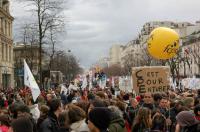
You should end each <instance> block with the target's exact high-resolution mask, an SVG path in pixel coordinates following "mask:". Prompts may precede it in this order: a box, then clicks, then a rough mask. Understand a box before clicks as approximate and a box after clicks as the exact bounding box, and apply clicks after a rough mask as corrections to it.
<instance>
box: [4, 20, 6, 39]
mask: <svg viewBox="0 0 200 132" xmlns="http://www.w3.org/2000/svg"><path fill="white" fill-rule="evenodd" d="M4 28H5V30H4V31H5V35H7V22H6V20H5V25H4Z"/></svg>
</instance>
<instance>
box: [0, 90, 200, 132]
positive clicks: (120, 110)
mask: <svg viewBox="0 0 200 132" xmlns="http://www.w3.org/2000/svg"><path fill="white" fill-rule="evenodd" d="M115 92H116V91H115V90H113V89H112V88H106V89H100V88H93V89H91V90H87V89H85V90H81V89H76V90H70V91H69V92H67V93H65V92H64V91H63V92H62V91H60V90H59V88H56V89H49V90H43V91H41V95H40V96H39V97H38V99H37V101H36V102H34V101H33V99H32V97H31V92H30V90H29V89H28V88H24V89H20V90H2V91H1V93H0V132H200V90H189V89H185V90H184V91H182V92H180V91H179V90H169V91H168V92H167V93H153V94H152V93H144V94H141V95H135V94H133V93H125V92H123V91H120V93H119V94H115Z"/></svg>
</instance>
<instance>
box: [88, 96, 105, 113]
mask: <svg viewBox="0 0 200 132" xmlns="http://www.w3.org/2000/svg"><path fill="white" fill-rule="evenodd" d="M95 107H106V105H105V103H104V102H103V101H102V100H99V99H95V100H93V101H91V102H90V104H89V106H88V110H87V112H88V113H89V112H90V111H91V110H92V109H94V108H95Z"/></svg>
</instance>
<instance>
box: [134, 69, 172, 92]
mask: <svg viewBox="0 0 200 132" xmlns="http://www.w3.org/2000/svg"><path fill="white" fill-rule="evenodd" d="M132 78H133V89H134V90H135V91H136V93H146V92H151V93H154V92H167V91H168V89H169V88H170V69H169V67H167V66H153V67H134V68H132Z"/></svg>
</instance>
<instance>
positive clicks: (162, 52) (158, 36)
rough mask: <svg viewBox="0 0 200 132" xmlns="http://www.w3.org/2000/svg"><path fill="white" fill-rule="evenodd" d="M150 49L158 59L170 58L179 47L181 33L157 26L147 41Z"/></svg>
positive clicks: (151, 53)
mask: <svg viewBox="0 0 200 132" xmlns="http://www.w3.org/2000/svg"><path fill="white" fill-rule="evenodd" d="M147 44H148V51H149V54H150V55H151V56H153V57H154V58H156V59H170V58H172V57H174V56H175V55H176V54H177V52H178V49H179V35H178V33H176V31H174V30H173V29H170V28H166V27H158V28H155V29H154V30H153V31H152V32H151V34H150V36H149V39H148V41H147Z"/></svg>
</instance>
